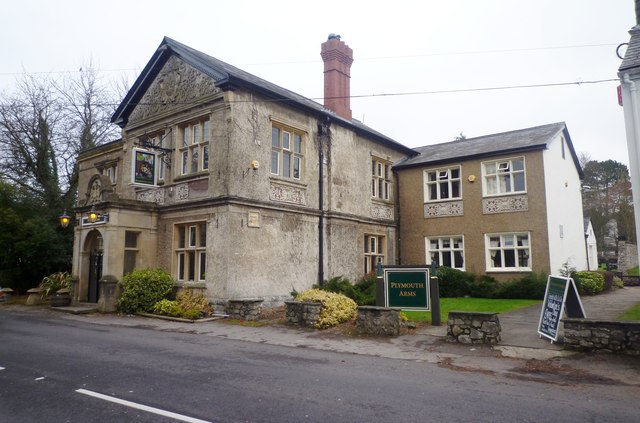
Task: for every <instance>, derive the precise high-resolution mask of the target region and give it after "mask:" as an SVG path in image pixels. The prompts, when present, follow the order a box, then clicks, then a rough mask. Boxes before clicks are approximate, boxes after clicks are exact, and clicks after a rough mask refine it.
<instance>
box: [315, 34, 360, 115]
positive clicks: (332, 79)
mask: <svg viewBox="0 0 640 423" xmlns="http://www.w3.org/2000/svg"><path fill="white" fill-rule="evenodd" d="M320 56H322V61H323V62H324V107H326V108H327V109H330V110H333V111H334V112H335V113H336V114H337V115H338V116H340V117H342V118H344V119H347V120H351V101H350V97H349V96H350V95H351V88H350V79H351V64H352V63H353V50H351V49H350V48H349V46H348V45H346V44H345V43H344V42H343V41H340V36H339V35H335V34H330V35H329V39H328V40H327V41H325V42H324V43H322V49H321V51H320Z"/></svg>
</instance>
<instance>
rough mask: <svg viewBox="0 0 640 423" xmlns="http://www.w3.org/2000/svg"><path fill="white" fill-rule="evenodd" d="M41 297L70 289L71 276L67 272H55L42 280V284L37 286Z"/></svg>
mask: <svg viewBox="0 0 640 423" xmlns="http://www.w3.org/2000/svg"><path fill="white" fill-rule="evenodd" d="M38 288H40V289H41V290H42V291H41V295H42V297H43V298H44V297H48V296H49V295H52V294H55V293H56V292H57V291H59V290H61V289H69V288H71V274H69V272H56V273H52V274H50V275H49V276H45V277H44V278H42V282H40V285H38Z"/></svg>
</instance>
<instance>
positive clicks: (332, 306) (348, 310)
mask: <svg viewBox="0 0 640 423" xmlns="http://www.w3.org/2000/svg"><path fill="white" fill-rule="evenodd" d="M296 301H318V302H321V303H322V311H320V318H319V319H318V322H317V323H316V328H318V329H325V328H329V327H332V326H336V325H338V324H340V323H344V322H346V321H349V320H352V319H354V318H355V317H356V313H357V309H358V306H357V305H356V303H355V301H353V300H352V299H351V298H348V297H346V296H344V295H342V294H336V293H334V292H328V291H323V290H320V289H308V290H306V291H303V292H301V293H300V294H298V296H297V297H296Z"/></svg>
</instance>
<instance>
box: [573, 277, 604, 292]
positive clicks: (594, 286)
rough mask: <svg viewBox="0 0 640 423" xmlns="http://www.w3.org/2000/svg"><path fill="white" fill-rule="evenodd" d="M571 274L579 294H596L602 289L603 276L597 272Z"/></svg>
mask: <svg viewBox="0 0 640 423" xmlns="http://www.w3.org/2000/svg"><path fill="white" fill-rule="evenodd" d="M571 276H572V277H573V280H574V281H575V282H576V285H577V286H578V292H579V293H580V294H581V295H596V294H599V293H600V292H602V290H603V289H604V276H603V275H602V274H600V273H598V272H575V273H573V274H572V275H571Z"/></svg>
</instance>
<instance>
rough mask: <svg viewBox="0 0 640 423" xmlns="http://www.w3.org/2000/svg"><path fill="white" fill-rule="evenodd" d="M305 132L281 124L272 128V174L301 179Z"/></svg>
mask: <svg viewBox="0 0 640 423" xmlns="http://www.w3.org/2000/svg"><path fill="white" fill-rule="evenodd" d="M302 143H303V134H302V132H300V131H296V130H292V129H289V128H287V129H285V128H283V127H280V126H275V125H274V126H273V127H272V128H271V174H272V175H278V176H282V177H283V178H290V179H296V180H300V178H301V175H302V165H303V159H304V157H303V155H302V152H303V145H302Z"/></svg>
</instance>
